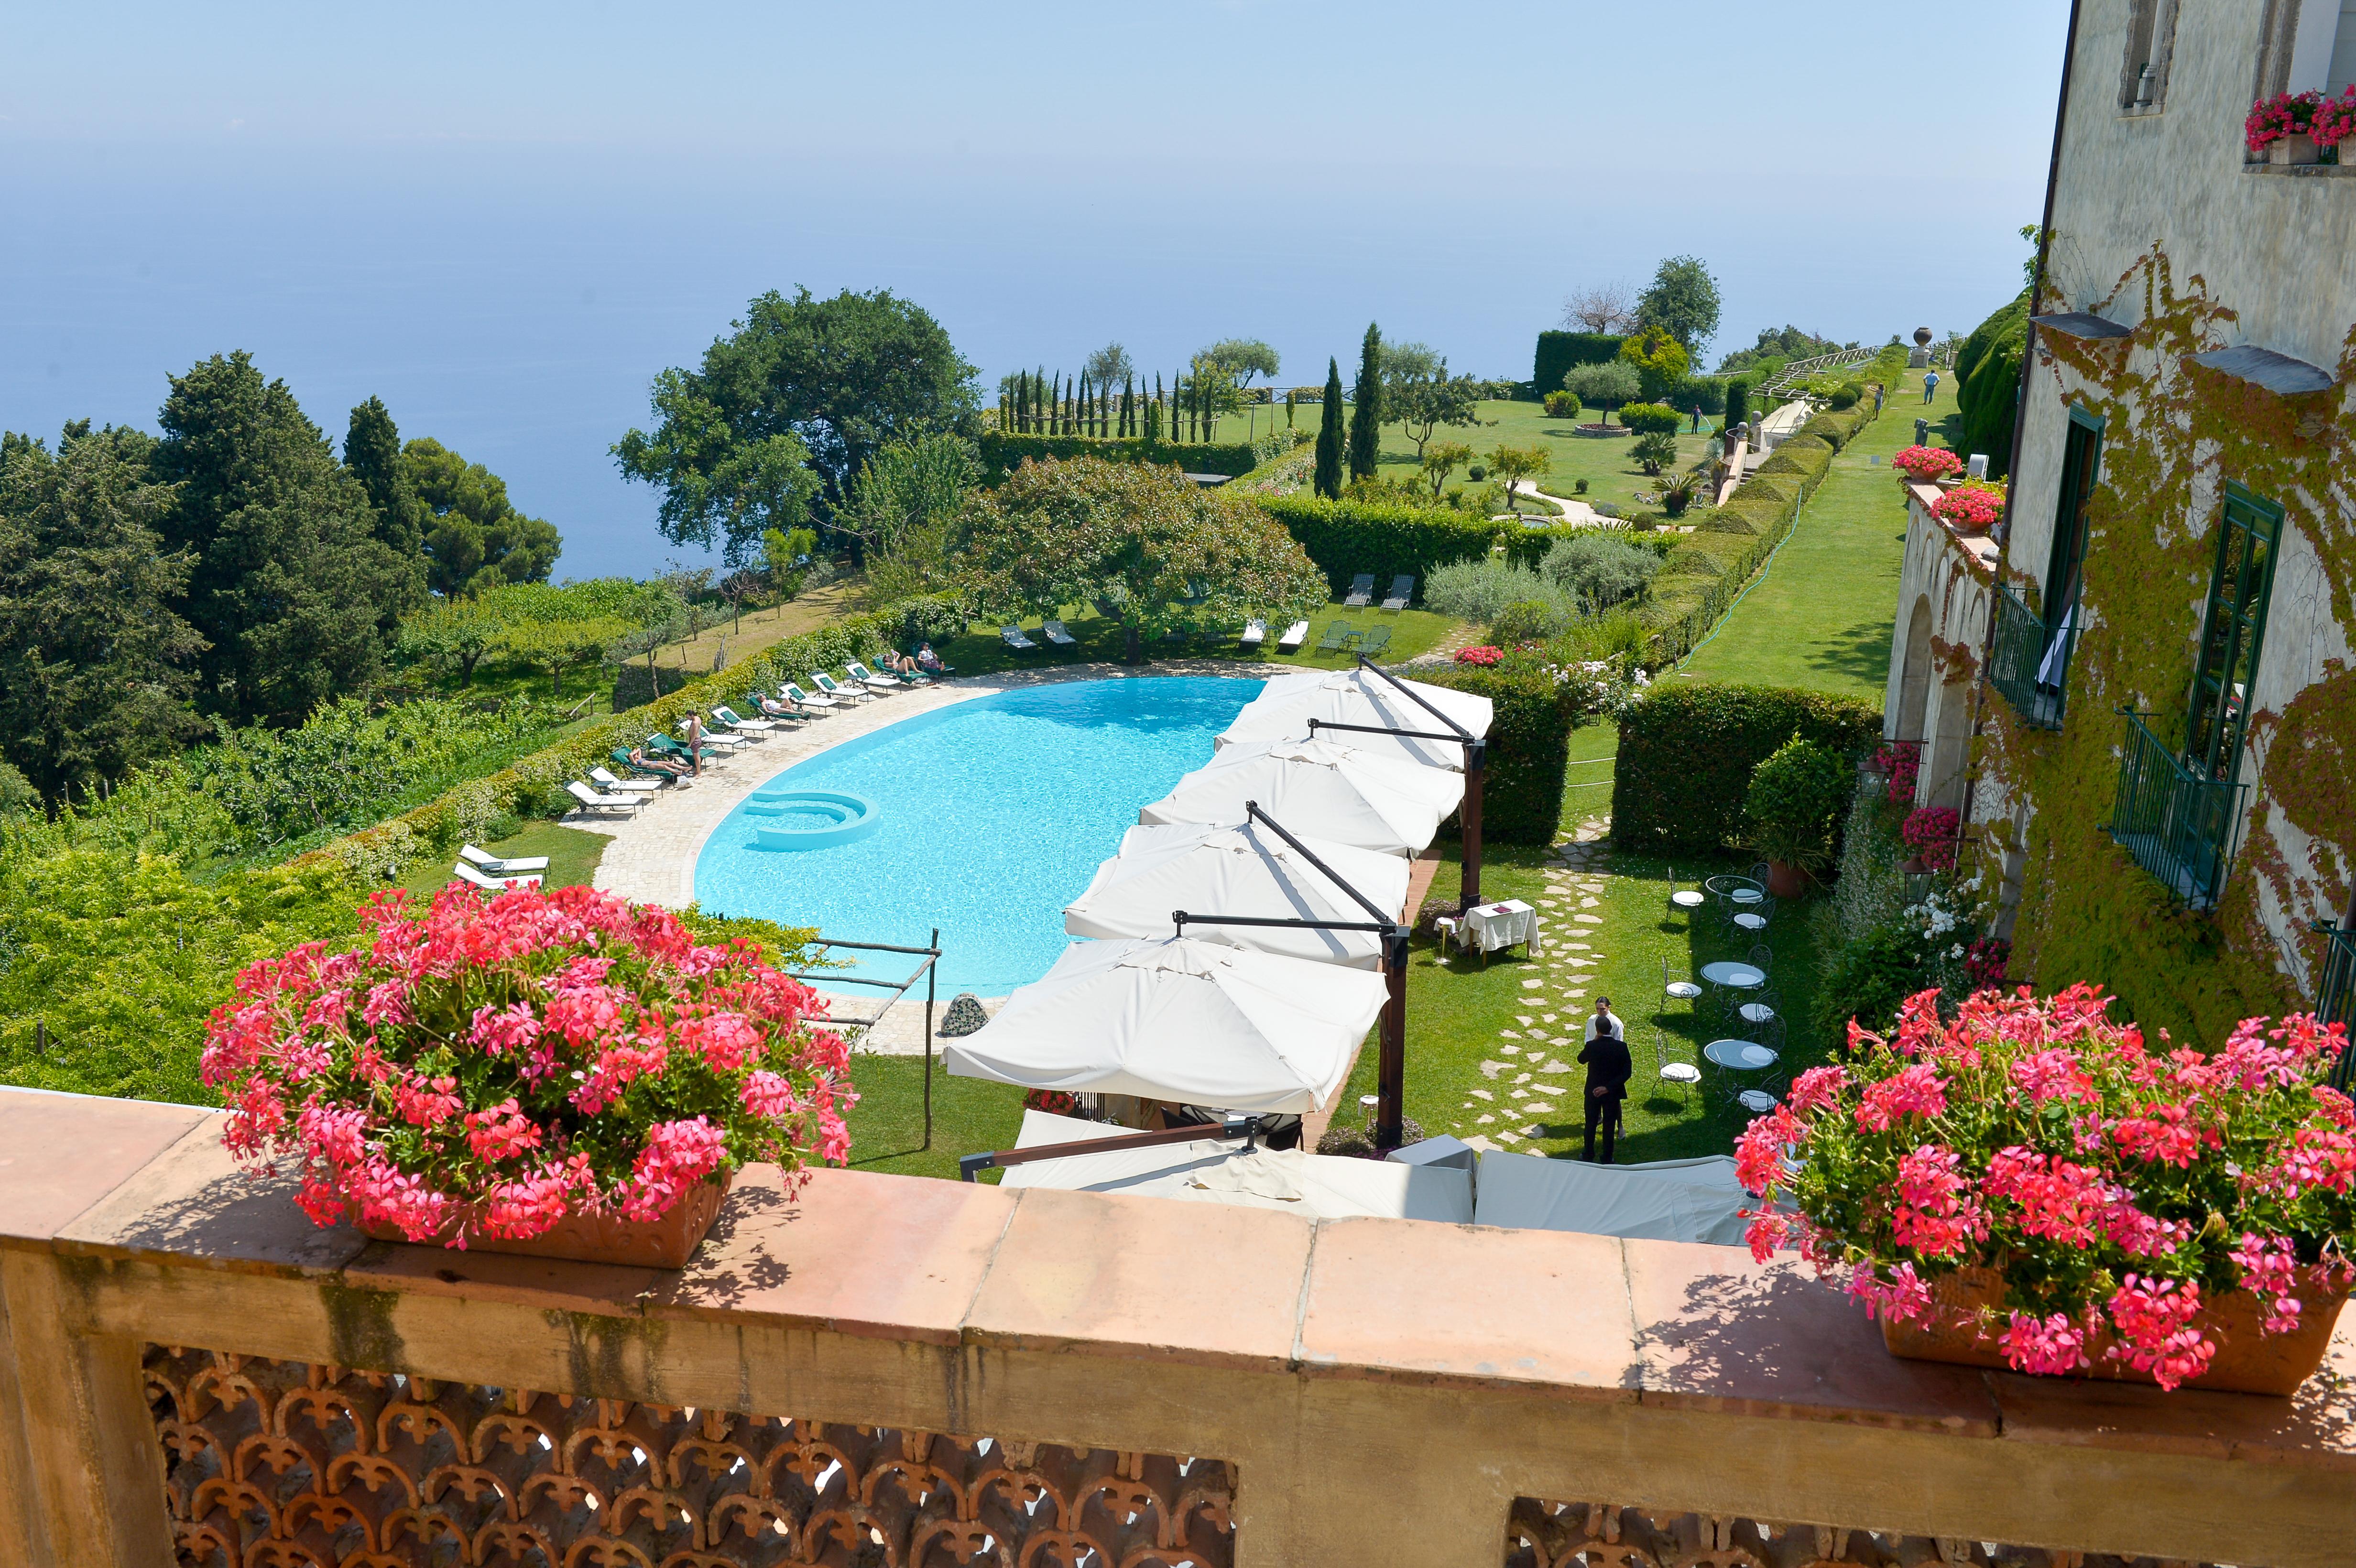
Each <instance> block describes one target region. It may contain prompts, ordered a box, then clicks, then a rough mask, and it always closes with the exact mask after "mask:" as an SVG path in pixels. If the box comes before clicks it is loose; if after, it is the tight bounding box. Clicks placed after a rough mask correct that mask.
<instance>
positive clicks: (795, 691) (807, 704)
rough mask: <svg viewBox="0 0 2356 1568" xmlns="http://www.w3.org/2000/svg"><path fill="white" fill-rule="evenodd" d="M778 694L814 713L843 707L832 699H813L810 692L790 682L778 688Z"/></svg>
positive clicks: (796, 705)
mask: <svg viewBox="0 0 2356 1568" xmlns="http://www.w3.org/2000/svg"><path fill="white" fill-rule="evenodd" d="M777 692H778V694H779V695H780V696H782V697H784V698H785V699H786V700H787V701H788V702H790V703H792V704H793V705H794V706H795V707H797V708H801V709H809V710H811V711H813V712H818V711H823V710H824V709H829V708H840V707H841V706H842V704H841V703H840V702H837V701H836V700H835V699H833V698H831V697H812V696H811V695H810V694H809V692H807V691H804V690H803V689H802V688H800V687H798V686H796V685H795V684H794V683H793V682H792V681H790V680H789V681H787V682H786V683H785V684H783V685H782V686H780V687H778V688H777Z"/></svg>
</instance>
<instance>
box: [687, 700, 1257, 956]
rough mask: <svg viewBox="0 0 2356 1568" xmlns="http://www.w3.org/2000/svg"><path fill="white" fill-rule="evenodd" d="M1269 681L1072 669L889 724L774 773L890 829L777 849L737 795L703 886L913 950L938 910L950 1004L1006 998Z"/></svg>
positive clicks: (724, 901)
mask: <svg viewBox="0 0 2356 1568" xmlns="http://www.w3.org/2000/svg"><path fill="white" fill-rule="evenodd" d="M1260 684H1261V683H1260V682H1258V681H1257V680H1237V679H1228V678H1224V677H1215V676H1188V677H1181V676H1151V677H1140V678H1136V679H1128V680H1084V681H1071V682H1066V683H1064V684H1061V685H1055V686H1038V687H1031V688H1026V689H1024V690H1021V691H1009V692H1001V693H1000V694H998V695H997V696H994V697H980V698H975V699H972V700H971V701H969V702H960V703H958V704H957V705H956V706H954V707H951V708H944V709H937V710H936V711H934V712H931V713H926V714H921V715H919V716H917V717H916V718H914V719H905V720H901V721H900V722H898V723H896V724H890V725H886V726H885V727H884V728H883V729H881V730H878V731H875V732H874V733H873V734H871V735H862V736H861V737H860V738H859V739H858V740H855V741H844V742H843V743H842V744H841V745H840V746H836V747H833V748H831V749H830V750H828V751H826V752H821V753H820V754H819V755H818V756H815V757H812V758H810V759H809V761H808V762H805V763H796V764H795V765H794V766H792V767H790V768H787V769H785V770H783V771H782V772H780V773H777V774H776V776H775V777H774V778H772V779H770V780H769V781H768V782H767V783H766V784H763V785H762V786H761V788H762V789H764V790H770V791H776V790H786V789H795V790H813V789H816V790H841V791H847V792H850V793H851V794H854V795H863V796H865V797H866V798H867V799H868V800H870V801H873V802H874V803H875V805H877V806H878V807H879V808H880V811H879V816H880V818H881V826H879V827H877V828H876V829H875V831H874V832H873V833H871V834H869V835H868V836H867V837H863V838H860V839H858V840H855V841H854V842H851V843H848V844H840V845H835V846H832V847H830V848H819V849H795V850H770V849H763V848H758V847H757V844H756V841H755V828H756V827H757V826H758V825H759V824H760V823H761V822H762V821H763V820H764V819H763V818H762V817H760V816H755V815H753V814H751V813H749V812H748V811H747V810H746V809H745V805H738V806H737V807H736V808H735V809H734V811H731V812H730V813H729V814H728V816H726V817H725V818H723V820H722V822H721V824H720V826H719V827H718V828H717V829H715V830H714V831H713V833H712V837H710V838H709V839H708V840H706V841H705V843H704V846H703V853H702V854H701V856H700V857H698V858H697V859H696V863H695V896H696V899H697V901H699V902H700V903H701V904H702V906H703V907H704V908H705V909H708V910H712V911H714V912H720V913H724V914H751V915H760V916H762V917H764V918H766V919H769V920H775V921H779V922H782V923H785V924H787V925H814V926H817V927H818V928H819V930H821V931H823V932H824V933H826V934H828V935H829V936H837V937H843V938H847V939H849V940H852V941H859V942H891V943H900V944H906V945H908V946H912V947H914V946H921V945H923V944H924V942H925V938H926V935H927V934H928V933H929V932H930V930H931V928H932V927H933V926H934V925H935V924H936V923H937V924H938V925H939V926H940V928H941V948H942V956H941V968H940V983H939V994H940V996H941V997H942V999H943V1000H946V999H947V998H948V997H951V996H953V995H955V994H956V993H957V992H958V991H976V992H979V993H980V994H981V995H982V996H985V997H1000V996H1004V995H1005V994H1006V993H1007V992H1009V991H1012V989H1014V987H1017V986H1021V985H1026V984H1028V983H1029V982H1031V981H1033V980H1035V979H1037V978H1038V977H1039V976H1042V975H1044V974H1045V973H1046V972H1047V968H1048V965H1052V964H1053V963H1055V955H1057V954H1059V953H1061V952H1063V950H1064V948H1065V945H1066V944H1067V943H1068V942H1069V941H1070V940H1071V939H1070V938H1068V937H1066V935H1065V934H1064V906H1065V905H1066V903H1068V902H1070V901H1072V899H1073V898H1075V897H1076V896H1077V895H1078V893H1079V891H1080V890H1081V889H1082V888H1085V887H1087V884H1088V879H1089V878H1090V877H1092V876H1094V875H1095V874H1096V869H1097V866H1098V863H1100V862H1101V861H1103V860H1104V859H1106V858H1107V857H1108V856H1109V855H1111V854H1112V853H1113V852H1114V851H1115V850H1116V849H1118V848H1119V847H1120V836H1121V834H1122V833H1123V832H1125V831H1126V830H1127V829H1129V828H1130V827H1134V826H1135V825H1136V823H1137V808H1138V807H1139V806H1141V805H1146V804H1147V803H1148V802H1151V801H1154V800H1159V799H1160V798H1161V797H1162V796H1163V795H1167V794H1168V793H1169V792H1170V787H1171V785H1173V784H1176V783H1177V782H1178V780H1179V778H1180V776H1181V775H1183V774H1184V773H1188V772H1189V771H1191V770H1193V769H1194V768H1198V767H1200V766H1202V765H1203V764H1204V763H1206V762H1208V761H1210V758H1211V741H1212V737H1214V736H1215V735H1216V734H1217V733H1218V732H1219V731H1222V730H1224V729H1226V727H1227V724H1228V722H1229V721H1230V720H1233V719H1234V718H1235V716H1236V714H1237V711H1238V710H1240V709H1242V707H1243V705H1244V704H1245V703H1247V702H1248V701H1250V700H1251V699H1253V698H1255V697H1257V696H1258V695H1259V690H1260ZM884 700H885V701H887V702H888V701H890V700H892V699H889V698H886V699H884ZM752 760H753V759H751V758H749V757H748V758H746V759H745V762H747V763H750V762H751V761H752ZM748 804H749V803H748ZM871 957H872V958H873V960H874V962H873V964H872V965H871V966H870V967H868V968H866V969H865V970H864V971H852V972H853V973H860V972H865V973H869V974H874V975H878V976H892V977H895V978H896V977H897V976H898V975H900V974H905V972H906V970H907V968H908V967H910V966H912V965H914V963H915V962H916V961H915V960H913V959H907V958H903V957H901V956H899V955H893V954H882V955H871ZM843 989H845V990H852V989H858V987H843Z"/></svg>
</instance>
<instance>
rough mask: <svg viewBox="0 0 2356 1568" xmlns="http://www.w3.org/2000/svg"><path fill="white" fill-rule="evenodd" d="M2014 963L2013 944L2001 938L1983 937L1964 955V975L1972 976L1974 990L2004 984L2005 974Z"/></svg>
mask: <svg viewBox="0 0 2356 1568" xmlns="http://www.w3.org/2000/svg"><path fill="white" fill-rule="evenodd" d="M2011 962H2012V944H2011V943H2009V942H2007V941H2006V940H2005V939H2004V938H2003V937H2001V936H1983V937H1979V938H1977V939H1976V940H1975V941H1974V942H1973V943H1972V945H1971V948H1970V950H1969V951H1967V952H1966V953H1965V955H1964V973H1965V975H1967V976H1970V978H1971V982H1972V989H1974V990H1979V989H1981V988H1982V987H1987V986H2001V985H2003V984H2004V972H2005V968H2006V966H2007V965H2009V964H2010V963H2011Z"/></svg>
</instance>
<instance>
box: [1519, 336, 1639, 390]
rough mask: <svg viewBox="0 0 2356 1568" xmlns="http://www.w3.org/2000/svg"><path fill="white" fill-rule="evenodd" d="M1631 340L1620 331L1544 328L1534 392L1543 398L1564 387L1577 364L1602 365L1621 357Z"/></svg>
mask: <svg viewBox="0 0 2356 1568" xmlns="http://www.w3.org/2000/svg"><path fill="white" fill-rule="evenodd" d="M1626 341H1627V339H1626V338H1624V337H1622V336H1620V335H1619V334H1618V333H1616V332H1541V333H1539V334H1538V351H1537V357H1536V359H1535V360H1534V361H1533V362H1532V368H1531V371H1530V389H1531V396H1533V397H1537V398H1543V397H1545V396H1546V395H1547V393H1548V392H1554V391H1559V390H1561V389H1562V379H1563V377H1565V376H1566V375H1568V374H1569V372H1570V368H1571V367H1572V366H1574V365H1601V364H1605V363H1608V362H1609V361H1611V360H1613V359H1617V358H1619V357H1620V346H1621V345H1622V343H1625V342H1626Z"/></svg>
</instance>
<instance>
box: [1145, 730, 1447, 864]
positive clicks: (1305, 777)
mask: <svg viewBox="0 0 2356 1568" xmlns="http://www.w3.org/2000/svg"><path fill="white" fill-rule="evenodd" d="M1365 738H1366V737H1360V739H1365ZM1375 738H1376V739H1379V737H1375ZM1463 798H1464V775H1463V774H1462V773H1451V772H1449V771H1447V770H1446V769H1444V768H1434V767H1422V766H1419V765H1417V764H1415V763H1409V762H1406V761H1403V760H1400V759H1398V757H1396V756H1385V755H1382V754H1379V753H1376V752H1365V751H1361V750H1359V749H1358V748H1357V747H1355V746H1345V745H1343V744H1340V743H1339V742H1336V741H1270V742H1267V743H1260V744H1253V745H1246V746H1229V747H1227V748H1226V749H1225V750H1223V751H1221V752H1219V754H1218V755H1217V756H1215V757H1213V758H1212V759H1211V760H1210V761H1209V762H1208V763H1205V764H1204V765H1203V766H1201V767H1199V768H1196V769H1195V770H1194V772H1193V773H1188V774H1187V775H1186V776H1185V777H1184V778H1182V779H1180V780H1179V781H1178V783H1177V785H1176V787H1175V788H1173V789H1172V790H1171V792H1170V793H1169V794H1168V795H1164V796H1162V798H1161V799H1160V800H1157V801H1155V802H1154V803H1153V804H1152V805H1149V806H1147V807H1145V808H1144V809H1143V810H1142V811H1140V812H1139V813H1138V814H1137V819H1138V821H1139V822H1140V823H1142V824H1146V825H1149V826H1151V825H1154V824H1161V823H1191V824H1194V825H1195V826H1197V827H1233V826H1235V825H1236V824H1237V823H1240V822H1243V821H1245V820H1247V816H1246V813H1245V811H1244V804H1245V803H1246V802H1247V801H1258V803H1259V806H1260V809H1261V810H1263V811H1265V812H1267V813H1268V814H1269V816H1273V817H1275V818H1276V819H1277V820H1278V821H1279V822H1281V823H1283V824H1284V825H1285V827H1288V828H1290V829H1291V830H1292V831H1293V832H1295V833H1297V834H1300V835H1301V836H1302V837H1309V836H1311V835H1314V836H1315V837H1319V838H1323V839H1326V840H1328V841H1330V842H1333V843H1336V844H1346V845H1351V846H1355V848H1361V849H1372V850H1375V851H1376V852H1378V853H1380V854H1385V855H1399V856H1405V857H1408V858H1409V859H1412V858H1413V857H1415V856H1416V855H1419V854H1420V853H1421V852H1422V851H1423V848H1424V846H1426V845H1428V844H1430V842H1431V840H1432V837H1433V836H1434V835H1436V834H1438V833H1439V831H1440V824H1441V823H1442V822H1444V821H1446V820H1447V819H1448V816H1449V814H1450V813H1451V812H1452V811H1454V810H1455V809H1456V807H1457V805H1458V804H1459V803H1460V802H1462V800H1463Z"/></svg>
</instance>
